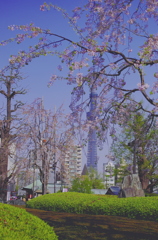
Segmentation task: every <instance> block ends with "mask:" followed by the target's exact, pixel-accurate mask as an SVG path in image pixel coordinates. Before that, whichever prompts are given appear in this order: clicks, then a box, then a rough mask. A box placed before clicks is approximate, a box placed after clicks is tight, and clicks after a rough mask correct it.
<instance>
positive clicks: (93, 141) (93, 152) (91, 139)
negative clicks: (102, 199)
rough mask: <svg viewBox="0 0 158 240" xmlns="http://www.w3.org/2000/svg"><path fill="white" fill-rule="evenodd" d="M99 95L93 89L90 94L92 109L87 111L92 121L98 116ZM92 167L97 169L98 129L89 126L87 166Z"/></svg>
mask: <svg viewBox="0 0 158 240" xmlns="http://www.w3.org/2000/svg"><path fill="white" fill-rule="evenodd" d="M97 97H98V95H97V93H95V92H94V91H92V92H91V94H90V111H89V112H87V119H88V120H90V121H94V120H95V118H96V113H95V110H96V105H97ZM90 167H91V168H93V169H95V170H97V137H96V130H95V129H94V128H92V127H90V128H89V133H88V152H87V168H90Z"/></svg>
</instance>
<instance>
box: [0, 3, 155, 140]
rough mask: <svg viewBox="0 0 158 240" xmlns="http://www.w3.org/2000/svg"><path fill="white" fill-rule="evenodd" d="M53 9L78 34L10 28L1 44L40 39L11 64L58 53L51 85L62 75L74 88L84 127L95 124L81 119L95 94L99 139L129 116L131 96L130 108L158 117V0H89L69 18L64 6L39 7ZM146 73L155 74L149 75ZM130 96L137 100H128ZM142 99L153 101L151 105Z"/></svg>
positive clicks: (77, 116) (76, 108)
mask: <svg viewBox="0 0 158 240" xmlns="http://www.w3.org/2000/svg"><path fill="white" fill-rule="evenodd" d="M52 9H55V10H57V11H59V12H61V14H62V15H63V17H64V18H66V20H67V21H68V22H69V24H70V25H71V27H72V28H73V29H74V32H75V33H76V38H75V39H73V37H72V39H71V38H67V37H65V36H62V29H61V35H59V34H56V33H55V32H53V31H51V29H50V30H47V29H42V28H40V27H39V26H35V25H34V24H33V23H31V24H28V25H19V26H14V25H12V26H9V29H10V30H12V31H13V30H16V31H18V34H17V36H16V37H14V38H12V39H9V40H6V41H3V42H1V45H6V44H8V43H9V42H13V41H16V42H17V43H18V44H20V43H21V42H23V41H24V40H25V39H26V38H30V39H32V38H38V39H37V44H36V45H35V46H31V47H30V48H29V49H28V51H20V52H19V53H18V54H17V55H12V56H11V58H10V63H12V64H17V66H25V65H27V64H29V63H30V62H31V61H32V60H33V59H34V58H36V57H39V56H41V55H43V56H45V55H48V54H51V55H55V56H58V57H59V58H60V59H61V65H60V66H57V68H58V71H59V74H57V75H52V77H51V79H50V83H49V84H50V85H51V84H53V82H54V81H56V80H58V79H59V80H61V79H63V80H66V81H67V83H68V84H70V85H72V86H73V90H72V93H71V94H72V101H71V104H70V108H71V111H72V116H73V119H74V120H73V121H74V124H76V125H77V124H78V125H80V126H83V127H85V124H88V125H89V124H90V125H91V124H92V122H91V121H89V120H86V119H84V121H82V122H81V121H80V119H81V117H82V114H83V111H85V110H86V108H87V107H88V104H89V98H88V97H87V94H86V93H87V91H90V92H91V91H96V92H97V94H98V99H97V108H96V109H95V112H96V116H97V117H96V118H95V120H94V121H93V126H94V127H95V129H96V130H97V133H98V136H99V139H100V140H101V142H102V141H104V140H105V139H106V136H107V130H109V131H110V135H113V134H114V131H115V129H114V126H113V125H114V124H115V123H116V122H117V120H118V119H119V114H122V112H125V113H126V115H127V114H128V112H127V109H124V107H122V106H123V103H124V102H125V101H127V100H129V102H128V108H129V109H131V108H136V109H142V110H143V111H146V112H148V113H150V114H151V115H155V116H157V111H158V108H157V106H158V102H157V96H156V95H157V91H158V70H157V69H156V67H157V63H158V58H157V57H158V33H157V32H156V29H157V24H158V2H157V0H138V1H137V0H119V1H118V0H106V1H103V0H87V1H85V5H84V6H76V8H75V9H74V10H73V12H72V15H70V16H69V15H68V13H67V12H66V10H64V9H61V8H60V7H59V6H55V5H53V4H51V3H50V4H47V3H44V4H43V5H42V6H41V7H40V10H41V11H49V10H50V11H51V10H52ZM64 21H65V20H64ZM19 32H20V33H19ZM23 32H24V33H23ZM63 66H66V67H67V76H63V75H62V69H63ZM2 71H3V70H2ZM148 72H152V74H151V75H150V76H149V74H148ZM151 78H152V83H151ZM137 93H138V95H139V98H138V100H136V97H137ZM131 95H132V96H133V97H134V98H135V101H130V97H131ZM135 96H136V97H135ZM140 98H142V99H144V101H145V103H146V102H148V103H149V104H150V109H149V108H148V109H147V108H146V107H145V103H144V104H143V103H142V102H141V101H140ZM133 103H134V105H133ZM116 108H117V111H116Z"/></svg>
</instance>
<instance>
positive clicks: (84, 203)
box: [27, 192, 158, 221]
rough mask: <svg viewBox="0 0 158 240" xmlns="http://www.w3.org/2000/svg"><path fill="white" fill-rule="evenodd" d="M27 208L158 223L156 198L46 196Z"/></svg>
mask: <svg viewBox="0 0 158 240" xmlns="http://www.w3.org/2000/svg"><path fill="white" fill-rule="evenodd" d="M27 207H29V208H35V209H36V208H37V209H43V210H48V211H56V212H69V213H80V214H82V213H83V214H96V215H111V216H121V217H128V218H133V219H142V220H151V221H158V198H157V197H150V198H146V197H135V198H134V197H133V198H132V197H131V198H118V197H117V196H113V195H95V194H86V193H74V192H68V193H57V194H56V193H55V194H47V195H44V196H40V197H37V198H34V199H32V200H31V201H29V202H27Z"/></svg>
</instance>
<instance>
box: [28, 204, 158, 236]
mask: <svg viewBox="0 0 158 240" xmlns="http://www.w3.org/2000/svg"><path fill="white" fill-rule="evenodd" d="M26 211H28V212H30V213H32V214H33V215H36V216H37V217H39V218H41V219H42V220H44V221H45V222H47V223H48V224H49V225H50V226H53V227H54V231H55V233H56V234H57V236H58V237H59V240H71V239H73V240H102V239H104V240H115V239H120V240H155V239H157V236H158V223H157V222H152V221H143V220H133V219H128V218H123V217H115V216H104V215H88V214H73V213H60V212H51V211H44V210H38V209H29V208H26Z"/></svg>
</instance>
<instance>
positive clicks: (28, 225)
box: [0, 204, 58, 240]
mask: <svg viewBox="0 0 158 240" xmlns="http://www.w3.org/2000/svg"><path fill="white" fill-rule="evenodd" d="M0 223H1V224H0V239H1V240H4V239H5V240H13V239H17V240H21V239H23V240H32V239H34V240H57V239H58V238H57V236H56V235H55V233H54V232H53V230H52V228H51V227H50V226H48V225H47V224H46V223H45V222H44V221H42V220H41V219H39V218H38V217H35V216H33V215H31V214H29V213H27V212H26V211H25V210H24V209H20V208H15V207H13V206H10V205H7V204H0Z"/></svg>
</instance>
